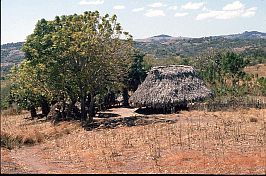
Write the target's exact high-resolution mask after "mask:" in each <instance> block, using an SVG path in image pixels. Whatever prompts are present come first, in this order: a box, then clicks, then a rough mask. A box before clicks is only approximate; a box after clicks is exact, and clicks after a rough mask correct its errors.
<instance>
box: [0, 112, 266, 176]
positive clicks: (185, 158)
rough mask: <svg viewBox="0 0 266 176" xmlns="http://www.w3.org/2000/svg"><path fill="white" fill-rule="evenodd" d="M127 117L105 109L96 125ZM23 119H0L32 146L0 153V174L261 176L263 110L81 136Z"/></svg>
mask: <svg viewBox="0 0 266 176" xmlns="http://www.w3.org/2000/svg"><path fill="white" fill-rule="evenodd" d="M135 110H136V109H126V108H113V109H110V110H108V111H106V112H103V113H105V115H107V116H108V115H110V114H111V115H110V116H108V117H105V118H103V117H98V118H96V121H98V120H99V121H102V120H104V119H108V120H110V119H111V120H112V119H120V118H127V117H129V116H133V117H139V114H137V113H136V112H134V111H135ZM114 114H116V115H114ZM27 116H29V114H25V115H17V116H12V117H11V116H2V117H1V132H5V133H8V134H10V135H13V136H15V135H20V136H22V138H23V140H29V139H33V141H35V143H34V144H35V145H33V146H22V147H17V148H15V149H12V150H8V149H5V148H2V147H1V173H204V174H266V147H265V143H266V109H238V110H234V111H226V112H222V111H219V112H204V111H190V112H187V111H181V112H180V113H178V114H170V115H162V114H157V115H146V116H144V117H143V119H142V120H141V119H140V118H139V119H135V121H134V119H133V120H132V119H131V120H132V121H133V122H134V123H133V125H131V126H128V125H127V123H125V124H124V123H121V124H122V125H121V124H120V125H119V126H112V125H111V126H101V127H99V128H95V129H89V130H88V129H87V128H83V127H81V126H80V125H79V123H78V122H62V123H60V124H58V125H56V126H53V125H51V124H50V122H45V121H41V120H34V121H30V120H29V119H27V118H25V117H27ZM158 119H159V120H161V121H158ZM162 119H167V120H172V121H167V120H165V121H162ZM147 120H150V121H149V122H154V123H144V122H146V121H147ZM140 122H143V123H140ZM157 122H158V123H157Z"/></svg>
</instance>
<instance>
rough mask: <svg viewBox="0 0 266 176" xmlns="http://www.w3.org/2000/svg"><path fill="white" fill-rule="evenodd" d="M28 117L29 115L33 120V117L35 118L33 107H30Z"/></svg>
mask: <svg viewBox="0 0 266 176" xmlns="http://www.w3.org/2000/svg"><path fill="white" fill-rule="evenodd" d="M30 115H31V118H32V119H34V118H35V117H37V112H36V109H35V106H31V107H30Z"/></svg>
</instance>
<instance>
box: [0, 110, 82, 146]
mask: <svg viewBox="0 0 266 176" xmlns="http://www.w3.org/2000/svg"><path fill="white" fill-rule="evenodd" d="M77 127H78V124H77V123H76V122H75V123H74V122H64V123H61V124H60V125H58V126H53V125H51V123H50V122H45V121H44V120H43V119H42V120H41V119H39V120H38V119H36V120H29V114H28V113H27V114H25V113H24V114H21V115H13V116H9V115H1V146H4V147H6V148H8V149H13V148H15V147H20V146H22V145H25V144H26V145H33V144H36V143H40V142H43V141H45V140H48V139H52V138H58V137H60V136H63V135H64V134H69V133H70V132H71V131H73V130H75V129H76V128H77Z"/></svg>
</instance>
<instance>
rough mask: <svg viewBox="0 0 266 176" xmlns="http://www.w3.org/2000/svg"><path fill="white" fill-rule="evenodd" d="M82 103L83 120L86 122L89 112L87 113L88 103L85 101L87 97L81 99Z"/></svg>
mask: <svg viewBox="0 0 266 176" xmlns="http://www.w3.org/2000/svg"><path fill="white" fill-rule="evenodd" d="M80 98H81V100H80V103H81V120H84V121H86V120H87V112H86V104H85V103H86V101H85V98H86V97H85V96H84V95H83V96H82V97H80Z"/></svg>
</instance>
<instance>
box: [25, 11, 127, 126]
mask: <svg viewBox="0 0 266 176" xmlns="http://www.w3.org/2000/svg"><path fill="white" fill-rule="evenodd" d="M23 51H24V52H25V57H26V59H27V60H28V61H29V62H30V65H31V66H32V67H33V68H35V67H36V66H38V65H41V66H43V68H44V70H42V72H41V78H42V79H41V80H42V82H43V83H44V84H45V89H48V90H49V92H50V93H51V94H52V97H53V98H54V99H57V100H58V101H59V100H61V101H63V102H66V101H67V100H69V99H70V100H71V101H72V102H73V101H77V100H78V101H80V103H81V116H82V119H83V120H86V119H87V112H88V113H89V117H90V118H89V121H92V118H93V114H94V112H93V111H94V108H93V107H94V101H95V96H96V95H97V94H104V93H105V92H106V90H107V89H108V88H109V87H115V88H117V87H119V86H120V85H122V82H123V81H124V80H123V77H124V75H125V74H126V73H127V72H128V69H129V67H130V65H131V63H130V59H129V57H130V55H131V52H132V36H131V35H129V34H128V33H127V32H123V31H122V28H121V25H120V23H118V22H117V17H116V15H113V16H112V17H109V15H108V14H106V15H105V16H100V14H99V12H98V11H95V12H84V14H82V15H77V14H74V15H69V16H65V15H64V16H61V17H58V16H57V17H55V19H54V20H52V21H46V20H45V19H42V20H40V21H38V23H37V24H36V27H35V29H34V32H33V34H31V35H29V36H28V37H27V41H26V42H25V44H24V46H23ZM41 90H42V89H41ZM86 101H89V103H88V104H89V107H88V111H87V110H86Z"/></svg>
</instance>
